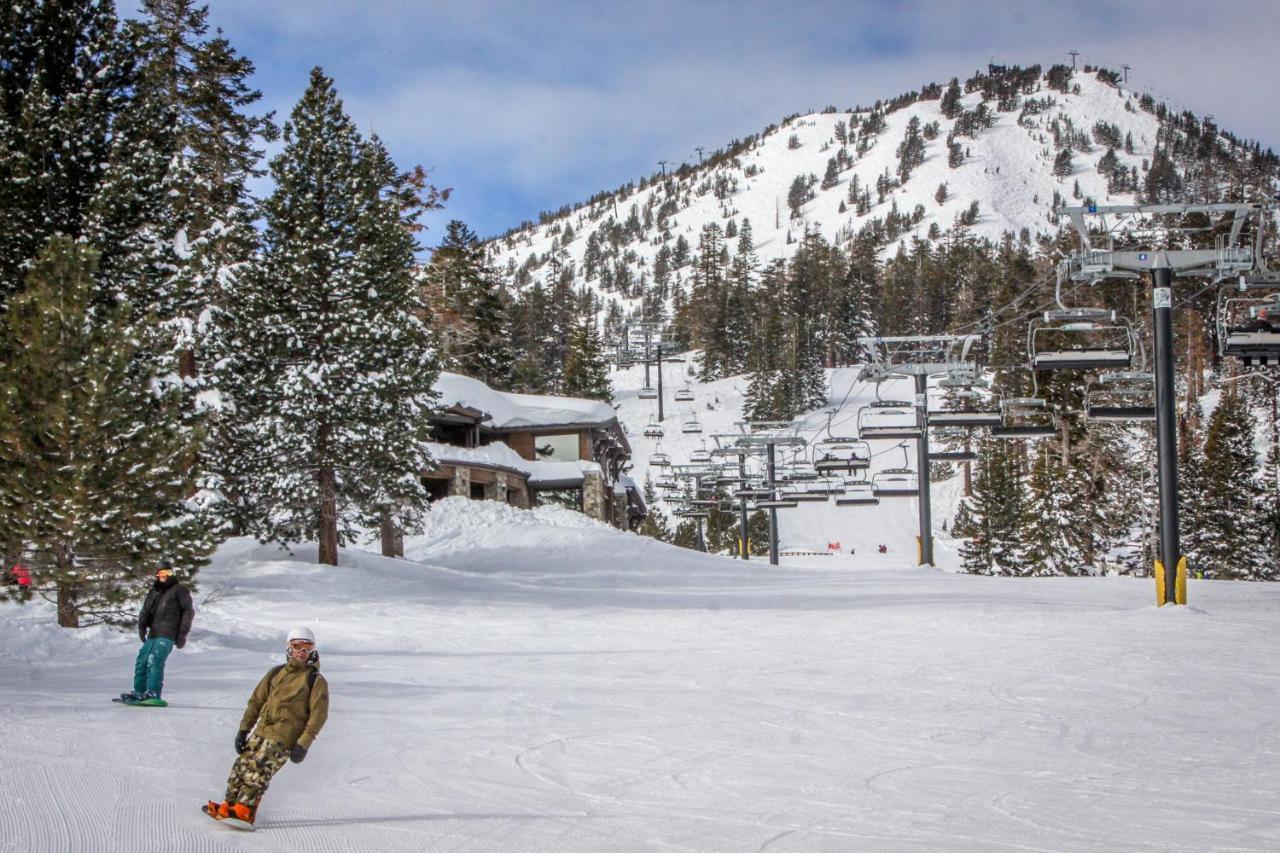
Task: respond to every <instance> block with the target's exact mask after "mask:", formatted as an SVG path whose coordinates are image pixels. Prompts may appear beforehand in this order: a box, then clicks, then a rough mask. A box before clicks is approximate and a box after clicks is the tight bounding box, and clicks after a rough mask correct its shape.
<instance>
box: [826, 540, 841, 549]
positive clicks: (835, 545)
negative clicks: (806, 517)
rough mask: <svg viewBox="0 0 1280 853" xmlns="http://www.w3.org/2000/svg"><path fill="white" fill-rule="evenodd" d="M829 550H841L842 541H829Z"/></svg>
mask: <svg viewBox="0 0 1280 853" xmlns="http://www.w3.org/2000/svg"><path fill="white" fill-rule="evenodd" d="M827 550H828V551H839V550H840V543H839V542H828V543H827Z"/></svg>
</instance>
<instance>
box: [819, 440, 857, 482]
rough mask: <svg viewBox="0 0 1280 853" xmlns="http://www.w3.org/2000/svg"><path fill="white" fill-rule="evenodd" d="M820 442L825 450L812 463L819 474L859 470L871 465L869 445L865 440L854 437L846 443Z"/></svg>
mask: <svg viewBox="0 0 1280 853" xmlns="http://www.w3.org/2000/svg"><path fill="white" fill-rule="evenodd" d="M822 444H823V446H824V449H825V452H824V453H823V454H822V456H821V457H820V458H818V459H817V460H815V461H814V463H813V467H814V469H815V470H816V471H817V472H818V473H820V474H831V473H835V472H837V471H861V470H865V469H866V468H868V467H869V466H870V465H871V446H870V445H869V444H867V443H866V442H865V441H860V440H857V439H855V440H852V441H850V442H848V443H847V444H827V443H826V442H822Z"/></svg>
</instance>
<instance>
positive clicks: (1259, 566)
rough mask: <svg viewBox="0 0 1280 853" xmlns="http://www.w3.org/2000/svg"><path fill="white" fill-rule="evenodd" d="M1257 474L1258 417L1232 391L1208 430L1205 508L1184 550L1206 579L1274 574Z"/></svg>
mask: <svg viewBox="0 0 1280 853" xmlns="http://www.w3.org/2000/svg"><path fill="white" fill-rule="evenodd" d="M1257 473H1258V472H1257V456H1256V454H1255V451H1254V447H1253V418H1252V416H1251V415H1250V413H1249V408H1248V406H1247V404H1246V402H1245V399H1244V397H1243V395H1241V394H1237V393H1227V394H1225V395H1224V396H1223V398H1222V400H1221V402H1219V404H1218V408H1217V409H1215V410H1214V413H1213V417H1212V418H1210V420H1209V426H1208V429H1207V430H1206V431H1205V440H1204V461H1203V469H1202V470H1201V472H1200V483H1199V490H1198V491H1199V494H1200V505H1199V508H1198V511H1197V513H1196V519H1195V521H1196V526H1195V527H1194V528H1193V529H1192V530H1190V531H1189V533H1190V535H1189V536H1188V537H1187V538H1188V540H1189V541H1188V542H1187V544H1186V546H1184V547H1185V550H1186V551H1187V553H1188V554H1189V555H1194V563H1193V568H1194V569H1195V570H1196V571H1203V572H1204V574H1205V577H1213V578H1228V579H1237V580H1257V579H1259V578H1260V577H1265V576H1267V575H1269V574H1273V573H1274V563H1272V561H1271V560H1270V559H1269V549H1268V547H1267V543H1266V535H1267V533H1268V529H1267V520H1266V519H1265V518H1264V517H1263V513H1262V512H1261V509H1262V505H1263V501H1262V490H1261V488H1260V486H1259V483H1258V480H1257ZM1188 562H1191V560H1188Z"/></svg>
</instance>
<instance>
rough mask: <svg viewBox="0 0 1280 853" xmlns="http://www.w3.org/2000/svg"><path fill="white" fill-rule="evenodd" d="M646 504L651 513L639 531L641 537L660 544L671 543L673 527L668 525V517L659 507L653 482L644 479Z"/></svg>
mask: <svg viewBox="0 0 1280 853" xmlns="http://www.w3.org/2000/svg"><path fill="white" fill-rule="evenodd" d="M644 504H645V506H646V507H647V508H648V510H649V512H648V514H647V515H646V516H645V517H644V521H642V522H640V529H639V530H638V531H637V532H638V533H639V534H640V535H641V536H648V537H650V538H652V539H657V540H658V541H659V542H670V541H671V527H670V526H669V525H668V524H667V516H666V513H664V512H663V511H662V510H661V509H659V507H658V490H657V489H655V488H654V487H653V480H651V479H649V478H648V477H645V478H644Z"/></svg>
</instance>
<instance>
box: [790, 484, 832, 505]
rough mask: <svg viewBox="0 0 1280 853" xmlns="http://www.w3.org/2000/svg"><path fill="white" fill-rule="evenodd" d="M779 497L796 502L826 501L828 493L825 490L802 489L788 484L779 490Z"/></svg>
mask: <svg viewBox="0 0 1280 853" xmlns="http://www.w3.org/2000/svg"><path fill="white" fill-rule="evenodd" d="M778 498H779V499H780V500H784V501H794V502H796V503H825V502H826V500H827V495H826V494H825V493H823V492H811V491H809V490H808V489H801V488H799V487H797V486H788V487H787V488H785V489H779V490H778Z"/></svg>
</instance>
